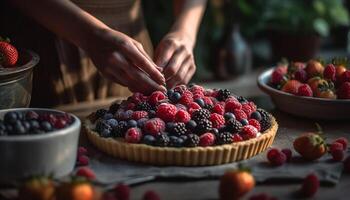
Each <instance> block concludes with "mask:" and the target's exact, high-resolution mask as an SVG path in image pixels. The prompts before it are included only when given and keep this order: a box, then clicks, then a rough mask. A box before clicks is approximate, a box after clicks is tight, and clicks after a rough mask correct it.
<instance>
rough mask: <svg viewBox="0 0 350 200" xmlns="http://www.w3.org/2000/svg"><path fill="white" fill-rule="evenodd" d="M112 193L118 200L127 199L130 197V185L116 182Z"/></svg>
mask: <svg viewBox="0 0 350 200" xmlns="http://www.w3.org/2000/svg"><path fill="white" fill-rule="evenodd" d="M114 194H115V196H116V197H117V199H118V200H129V199H130V187H129V186H127V185H125V184H122V183H121V184H118V185H117V186H115V188H114Z"/></svg>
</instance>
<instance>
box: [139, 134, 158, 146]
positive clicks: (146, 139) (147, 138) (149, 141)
mask: <svg viewBox="0 0 350 200" xmlns="http://www.w3.org/2000/svg"><path fill="white" fill-rule="evenodd" d="M155 141H156V138H155V137H153V136H152V135H145V136H144V137H143V138H142V143H144V144H148V145H154V143H155Z"/></svg>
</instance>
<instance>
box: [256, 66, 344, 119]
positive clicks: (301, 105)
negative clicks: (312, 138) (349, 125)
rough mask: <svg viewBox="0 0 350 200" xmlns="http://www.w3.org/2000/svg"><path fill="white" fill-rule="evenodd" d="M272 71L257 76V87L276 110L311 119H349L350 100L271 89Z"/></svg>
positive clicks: (271, 69)
mask: <svg viewBox="0 0 350 200" xmlns="http://www.w3.org/2000/svg"><path fill="white" fill-rule="evenodd" d="M273 69H274V68H270V69H268V70H266V71H264V72H262V73H261V74H260V75H259V77H258V86H259V88H260V89H261V90H262V91H264V92H265V93H266V94H268V95H269V96H270V97H271V99H272V101H273V103H274V104H275V105H276V107H277V108H278V109H280V110H282V111H284V112H287V113H290V114H292V115H296V116H300V117H306V118H311V119H321V120H345V119H350V100H346V99H336V100H333V99H324V98H316V97H302V96H296V95H293V94H289V93H286V92H283V91H280V90H277V89H275V88H273V87H271V86H270V85H268V83H269V81H270V76H271V74H272V72H273Z"/></svg>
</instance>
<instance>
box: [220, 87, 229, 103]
mask: <svg viewBox="0 0 350 200" xmlns="http://www.w3.org/2000/svg"><path fill="white" fill-rule="evenodd" d="M217 95H218V96H217V99H218V100H219V101H225V100H226V99H227V98H228V97H229V96H230V95H231V92H230V91H229V90H228V89H224V90H219V91H218V94H217Z"/></svg>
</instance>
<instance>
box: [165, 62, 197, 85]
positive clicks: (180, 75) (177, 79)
mask: <svg viewBox="0 0 350 200" xmlns="http://www.w3.org/2000/svg"><path fill="white" fill-rule="evenodd" d="M193 65H194V63H193V59H192V56H188V57H187V58H186V59H185V60H184V61H183V63H181V64H180V67H179V70H178V71H177V72H176V74H175V75H173V76H172V77H171V78H170V79H169V80H167V86H168V87H169V88H172V87H174V86H176V85H178V84H181V83H187V82H188V81H187V82H186V81H185V78H186V76H187V74H188V73H189V72H191V71H190V69H191V66H193ZM191 73H192V75H193V72H191Z"/></svg>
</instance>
